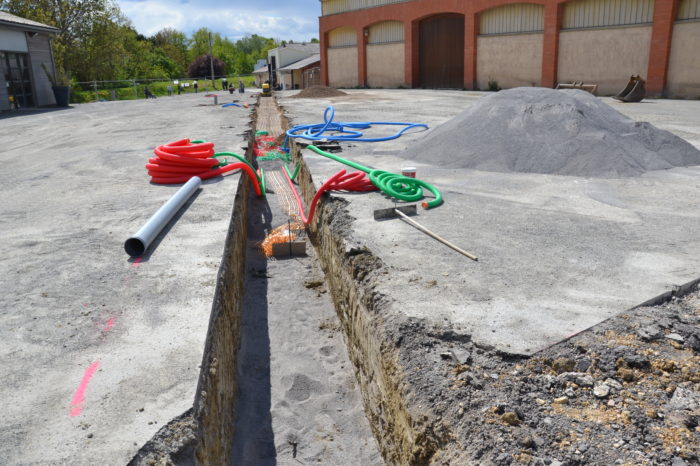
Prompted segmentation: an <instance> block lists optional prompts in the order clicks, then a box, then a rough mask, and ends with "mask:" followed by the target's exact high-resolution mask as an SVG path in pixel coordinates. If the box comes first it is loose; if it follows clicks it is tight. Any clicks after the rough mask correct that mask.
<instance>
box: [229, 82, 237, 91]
mask: <svg viewBox="0 0 700 466" xmlns="http://www.w3.org/2000/svg"><path fill="white" fill-rule="evenodd" d="M235 89H236V88H235V87H233V83H229V85H228V93H229V94H233V91H234V90H235Z"/></svg>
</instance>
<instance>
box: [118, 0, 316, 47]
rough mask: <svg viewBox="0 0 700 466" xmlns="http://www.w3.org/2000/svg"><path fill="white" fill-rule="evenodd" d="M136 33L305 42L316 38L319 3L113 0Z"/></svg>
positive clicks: (307, 0) (311, 0) (295, 0)
mask: <svg viewBox="0 0 700 466" xmlns="http://www.w3.org/2000/svg"><path fill="white" fill-rule="evenodd" d="M117 3H118V4H119V7H120V8H121V10H122V12H123V13H124V14H125V15H126V16H127V17H128V18H129V19H130V20H131V22H132V23H133V24H134V27H135V28H136V30H137V31H138V32H140V33H141V34H144V35H147V36H149V35H152V34H154V33H155V32H158V31H159V30H161V29H163V28H165V27H172V28H175V29H178V30H180V31H182V32H184V33H186V34H187V35H190V34H191V33H192V32H193V31H196V30H197V29H199V28H201V27H206V28H209V29H211V30H212V31H215V32H219V33H221V34H222V35H223V36H226V37H228V38H229V39H232V40H236V39H239V38H241V37H243V36H244V35H245V34H259V35H261V36H265V37H274V38H276V39H283V40H289V39H291V40H294V41H299V42H302V41H308V40H309V39H311V38H312V37H316V38H317V37H318V17H319V16H320V15H321V2H320V1H319V0H291V1H286V2H285V1H264V0H257V1H255V0H252V1H251V0H248V1H242V0H225V1H224V0H204V1H199V0H198V1H189V0H145V1H144V0H117Z"/></svg>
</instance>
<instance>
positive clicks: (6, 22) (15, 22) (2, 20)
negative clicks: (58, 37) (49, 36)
mask: <svg viewBox="0 0 700 466" xmlns="http://www.w3.org/2000/svg"><path fill="white" fill-rule="evenodd" d="M0 25H3V26H14V27H17V28H22V29H27V30H30V31H41V32H58V29H57V28H55V27H53V26H49V25H48V24H44V23H39V22H38V21H32V20H31V19H26V18H22V17H20V16H16V15H13V14H10V13H7V12H5V11H0Z"/></svg>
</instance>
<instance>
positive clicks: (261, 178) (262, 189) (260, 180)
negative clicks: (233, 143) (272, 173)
mask: <svg viewBox="0 0 700 466" xmlns="http://www.w3.org/2000/svg"><path fill="white" fill-rule="evenodd" d="M218 157H234V158H236V159H238V160H239V161H241V162H243V163H244V164H246V165H248V166H249V167H250V169H251V170H253V172H255V168H254V167H253V166H252V165H251V164H250V162H248V161H247V160H246V159H245V158H244V157H243V156H241V155H238V154H235V153H233V152H217V153H216V154H214V158H218ZM226 165H228V162H219V166H220V167H224V166H226ZM258 183H259V184H260V192H261V193H262V195H263V196H264V195H265V193H266V192H267V191H265V172H264V171H263V169H262V168H261V169H260V175H259V176H258Z"/></svg>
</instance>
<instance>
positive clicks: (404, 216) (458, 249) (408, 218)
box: [394, 209, 479, 261]
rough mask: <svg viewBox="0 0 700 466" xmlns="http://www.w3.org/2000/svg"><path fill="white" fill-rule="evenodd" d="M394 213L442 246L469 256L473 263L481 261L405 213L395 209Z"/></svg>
mask: <svg viewBox="0 0 700 466" xmlns="http://www.w3.org/2000/svg"><path fill="white" fill-rule="evenodd" d="M394 212H396V213H397V214H399V216H401V218H402V219H403V220H405V221H407V222H408V223H410V224H411V225H413V226H414V227H416V228H418V229H419V230H420V231H422V232H423V233H425V234H426V235H428V236H430V237H431V238H433V239H436V240H438V241H440V242H441V243H442V244H444V245H445V246H447V247H449V248H452V249H454V250H455V251H457V252H458V253H460V254H462V255H464V256H467V257H468V258H470V259H471V260H473V261H478V260H479V258H478V257H476V256H475V255H473V254H470V253H468V252H467V251H465V250H464V249H462V248H460V247H459V246H456V245H454V244H452V243H450V242H449V241H447V240H446V239H445V238H443V237H441V236H439V235H437V234H435V233H433V232H432V231H430V230H428V229H427V228H425V227H424V226H423V225H421V224H420V223H418V222H415V221H413V220H411V218H410V217H409V216H408V215H406V214H404V213H403V212H401V211H400V210H399V209H394Z"/></svg>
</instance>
